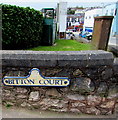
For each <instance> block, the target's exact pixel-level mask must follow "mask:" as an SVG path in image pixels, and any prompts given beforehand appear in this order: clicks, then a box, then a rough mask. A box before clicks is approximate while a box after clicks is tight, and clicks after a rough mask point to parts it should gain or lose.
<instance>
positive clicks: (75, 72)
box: [73, 69, 83, 76]
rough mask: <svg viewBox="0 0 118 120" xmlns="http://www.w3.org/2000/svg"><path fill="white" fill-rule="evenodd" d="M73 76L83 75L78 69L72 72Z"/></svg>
mask: <svg viewBox="0 0 118 120" xmlns="http://www.w3.org/2000/svg"><path fill="white" fill-rule="evenodd" d="M73 75H74V76H78V75H83V72H82V71H81V70H80V69H77V70H75V71H74V72H73Z"/></svg>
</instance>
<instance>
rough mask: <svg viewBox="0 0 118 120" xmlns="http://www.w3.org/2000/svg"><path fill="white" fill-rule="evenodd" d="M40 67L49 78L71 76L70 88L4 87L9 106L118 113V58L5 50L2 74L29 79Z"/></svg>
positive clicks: (5, 102) (101, 53) (103, 54)
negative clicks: (31, 72) (33, 69)
mask: <svg viewBox="0 0 118 120" xmlns="http://www.w3.org/2000/svg"><path fill="white" fill-rule="evenodd" d="M32 68H38V69H40V71H41V74H42V75H43V76H46V77H69V79H70V80H71V81H70V82H71V83H70V85H69V86H68V87H61V88H60V87H9V86H4V85H2V88H3V89H2V98H3V99H2V103H3V105H5V106H18V107H25V108H26V107H27V108H29V109H39V110H50V111H57V112H73V113H78V114H95V115H108V114H113V113H116V112H117V107H118V105H117V103H118V100H117V98H118V72H117V70H118V59H114V58H113V55H112V53H109V52H105V51H101V50H99V51H74V52H69V51H68V52H66V51H65V52H63V51H62V52H49V51H48V52H47V51H46V52H41V51H40V52H36V51H34V52H33V51H2V75H3V77H4V76H27V75H28V74H29V71H30V70H31V69H32Z"/></svg>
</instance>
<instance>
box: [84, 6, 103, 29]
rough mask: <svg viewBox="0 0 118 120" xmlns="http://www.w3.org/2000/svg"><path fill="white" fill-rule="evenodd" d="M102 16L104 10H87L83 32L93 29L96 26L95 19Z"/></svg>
mask: <svg viewBox="0 0 118 120" xmlns="http://www.w3.org/2000/svg"><path fill="white" fill-rule="evenodd" d="M101 15H102V8H95V9H91V10H86V12H85V16H84V25H83V31H85V30H86V29H93V26H94V17H97V16H101Z"/></svg>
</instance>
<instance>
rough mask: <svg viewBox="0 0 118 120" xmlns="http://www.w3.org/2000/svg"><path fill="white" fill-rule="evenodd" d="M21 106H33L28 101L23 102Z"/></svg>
mask: <svg viewBox="0 0 118 120" xmlns="http://www.w3.org/2000/svg"><path fill="white" fill-rule="evenodd" d="M21 107H28V108H32V106H31V105H30V104H29V103H27V102H23V103H22V104H21Z"/></svg>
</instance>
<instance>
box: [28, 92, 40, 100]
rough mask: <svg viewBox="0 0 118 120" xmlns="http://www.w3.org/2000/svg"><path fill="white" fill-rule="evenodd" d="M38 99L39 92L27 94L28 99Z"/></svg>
mask: <svg viewBox="0 0 118 120" xmlns="http://www.w3.org/2000/svg"><path fill="white" fill-rule="evenodd" d="M39 99H40V96H39V92H38V91H35V92H31V93H30V95H29V100H30V101H38V100H39Z"/></svg>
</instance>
